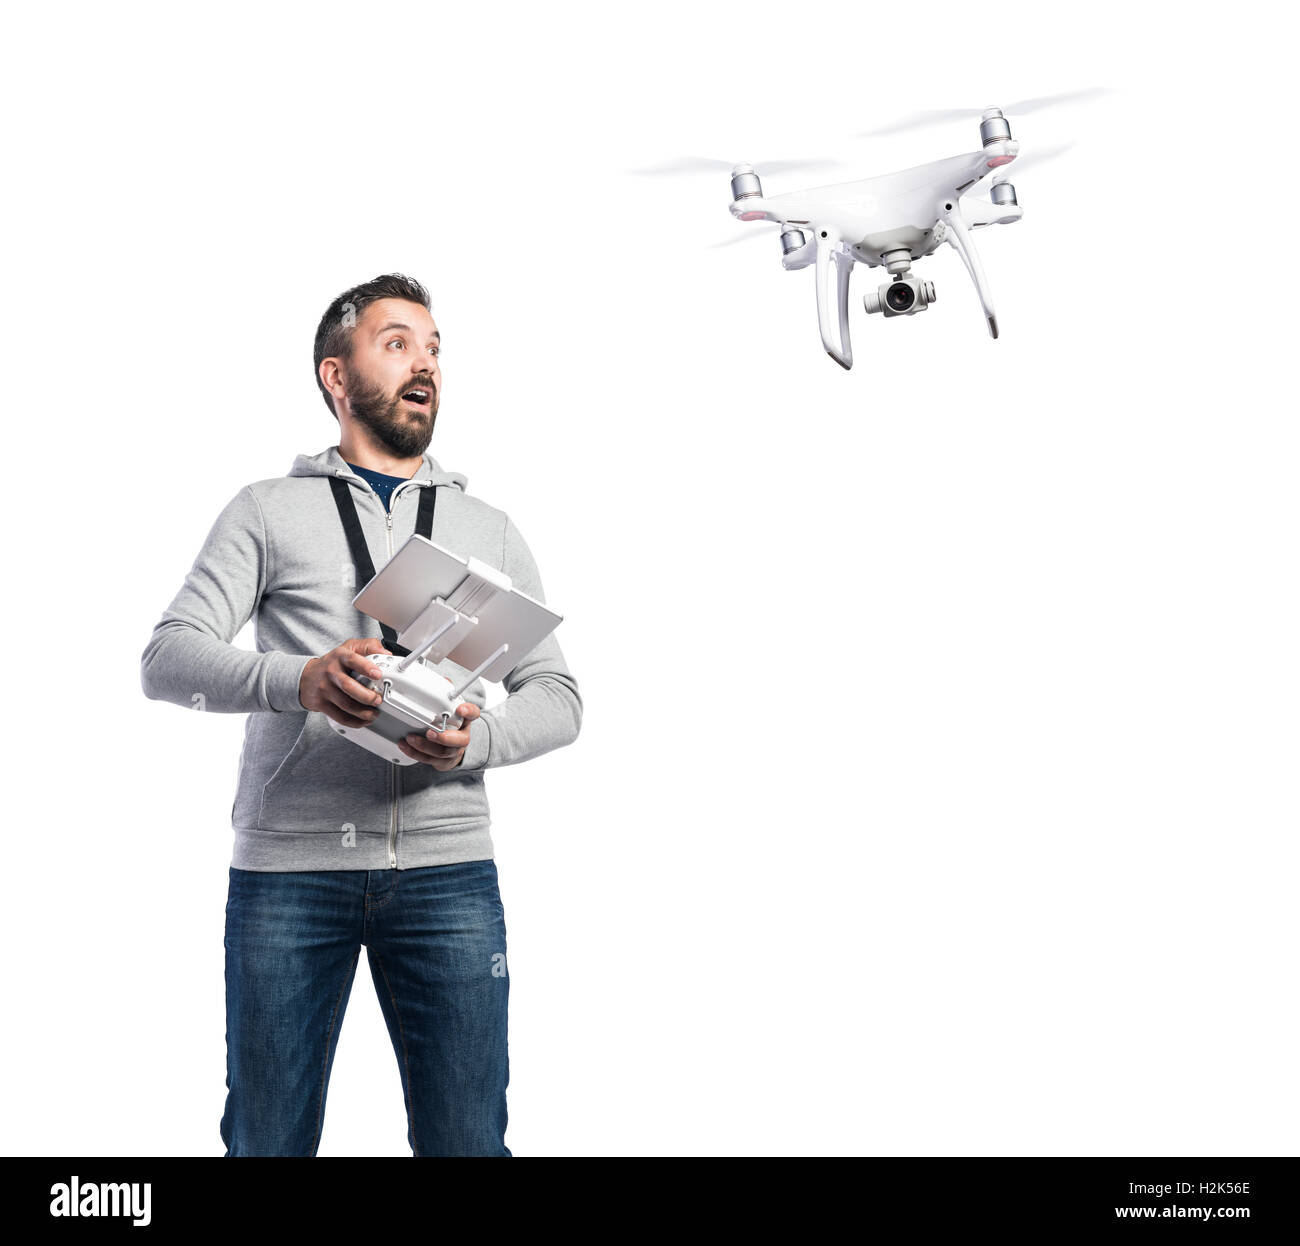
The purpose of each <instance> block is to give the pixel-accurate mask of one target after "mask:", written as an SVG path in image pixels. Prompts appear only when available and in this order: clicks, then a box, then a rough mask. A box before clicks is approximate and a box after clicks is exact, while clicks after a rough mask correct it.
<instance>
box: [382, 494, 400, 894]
mask: <svg viewBox="0 0 1300 1246" xmlns="http://www.w3.org/2000/svg"><path fill="white" fill-rule="evenodd" d="M401 487H402V486H401V485H399V486H398V487H397V489H394V490H393V493H392V496H391V497H390V498H389V499H388V505H387V506H385V507H384V524H385V525H386V532H385V535H386V536H387V539H388V557H389V558H390V559H391V558H392V556H393V509H392V508H393V503H394V502H395V501H396V500H397V494H398V492H399V490H400V489H401ZM388 769H389V778H388V791H389V795H390V797H391V801H392V803H391V805H390V806H389V812H388V868H389V869H390V870H395V869H396V868H397V785H398V778H397V773H398V771H399V770H401V766H399V765H398V764H397V763H396V762H393V764H392V765H391V766H389V767H388Z"/></svg>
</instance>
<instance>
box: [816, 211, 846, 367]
mask: <svg viewBox="0 0 1300 1246" xmlns="http://www.w3.org/2000/svg"><path fill="white" fill-rule="evenodd" d="M823 232H825V234H826V237H825V238H822V237H818V239H817V326H818V328H819V329H820V330H821V335H822V345H823V346H824V347H826V353H827V354H828V355H829V356H830V357H831V358H832V359H834V360H835V362H836V363H838V364H839V365H840V367H841V368H844V369H845V370H846V371H847V370H848V369H849V368H851V367H853V346H852V343H851V342H850V341H849V273H850V272H851V271H852V269H853V257H852V256H851V255H848V254H846V253H845V252H844V251H842V250H841V249H840V247H839V240H840V235H839V233H838V231H836V230H834V229H831V228H827V229H826V230H825V231H823ZM832 262H834V264H835V299H836V312H837V318H838V322H839V334H838V336H837V337H836V338H835V340H832V334H831V323H832V321H831V263H832Z"/></svg>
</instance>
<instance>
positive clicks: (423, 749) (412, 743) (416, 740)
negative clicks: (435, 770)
mask: <svg viewBox="0 0 1300 1246" xmlns="http://www.w3.org/2000/svg"><path fill="white" fill-rule="evenodd" d="M402 743H403V744H405V745H406V747H407V749H408V750H409V751H410V754H412V755H414V756H416V757H418V758H419V759H420V760H421V761H446V759H447V758H448V757H449V756H451V755H452V752H454V750H452V751H451V752H449V751H448V750H447V749H444V748H443V747H442V746H441V745H438V744H434V743H433V742H432V741H431V740H426V739H425V738H424V737H423V736H420V735H408V736H403V738H402Z"/></svg>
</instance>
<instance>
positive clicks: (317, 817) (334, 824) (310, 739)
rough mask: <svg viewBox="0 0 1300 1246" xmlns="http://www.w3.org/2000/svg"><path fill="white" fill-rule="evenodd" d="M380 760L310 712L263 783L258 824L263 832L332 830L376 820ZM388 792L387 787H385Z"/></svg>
mask: <svg viewBox="0 0 1300 1246" xmlns="http://www.w3.org/2000/svg"><path fill="white" fill-rule="evenodd" d="M379 776H382V777H383V778H384V779H386V778H387V772H386V770H385V767H384V763H383V761H382V760H381V759H380V758H378V757H375V756H374V754H373V753H368V752H366V750H365V749H361V748H358V747H357V746H356V745H355V744H353V743H352V742H351V741H350V740H345V739H344V738H343V737H342V736H340V735H338V734H337V733H336V732H334V731H332V730H331V729H330V725H329V719H328V718H326V716H325V715H324V714H321V713H318V712H312V713H309V714H308V715H307V716H306V721H305V722H304V723H303V726H302V730H301V731H300V732H299V733H298V738H297V739H296V740H294V742H293V745H292V747H291V748H290V749H289V751H288V752H287V753H286V754H285V756H284V759H283V760H282V761H281V762H280V764H279V765H278V766H277V767H276V769H275V771H274V773H273V774H272V775H271V777H270V778H269V779H267V781H266V783H265V784H264V785H263V786H262V800H261V809H260V813H259V816H258V826H259V827H260V828H261V829H262V830H264V831H330V832H334V831H337V830H339V829H340V828H341V827H342V826H344V825H345V824H346V823H349V822H350V823H352V824H353V825H354V826H356V827H358V828H360V827H363V826H367V825H368V824H369V823H370V822H372V821H373V820H374V810H375V808H376V800H377V798H378V797H379V788H378V785H377V777H379ZM385 794H386V788H385Z"/></svg>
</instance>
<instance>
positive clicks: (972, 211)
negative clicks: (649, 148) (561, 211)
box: [638, 87, 1109, 368]
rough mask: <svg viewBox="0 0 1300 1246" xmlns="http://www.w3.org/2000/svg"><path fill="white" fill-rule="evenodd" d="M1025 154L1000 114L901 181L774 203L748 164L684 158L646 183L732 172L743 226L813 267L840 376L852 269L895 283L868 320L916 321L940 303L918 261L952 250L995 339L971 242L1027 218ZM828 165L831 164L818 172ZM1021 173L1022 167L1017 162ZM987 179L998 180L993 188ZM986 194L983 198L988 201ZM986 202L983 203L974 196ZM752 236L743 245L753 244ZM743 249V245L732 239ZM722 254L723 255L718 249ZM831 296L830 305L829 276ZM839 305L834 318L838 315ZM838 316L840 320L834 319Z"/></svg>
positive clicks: (890, 178) (786, 260)
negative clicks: (878, 273) (767, 228)
mask: <svg viewBox="0 0 1300 1246" xmlns="http://www.w3.org/2000/svg"><path fill="white" fill-rule="evenodd" d="M1108 93H1109V89H1108V88H1106V87H1090V88H1087V89H1085V90H1081V91H1073V92H1069V93H1066V94H1062V95H1052V96H1042V97H1039V98H1036V99H1025V100H1020V101H1018V102H1017V103H1015V104H1013V105H1011V106H1010V107H1009V108H1008V109H1007V112H1009V113H1022V112H1034V111H1037V110H1038V109H1040V108H1046V107H1050V106H1054V105H1057V104H1060V103H1063V102H1068V101H1077V100H1081V99H1086V98H1089V97H1093V96H1097V95H1105V94H1108ZM976 111H978V110H976V109H960V110H953V109H944V110H931V111H928V112H923V113H917V114H914V115H913V116H912V117H911V118H908V119H905V120H904V121H902V122H899V123H896V124H894V125H890V126H885V127H883V128H881V129H877V130H873V131H868V132H867V133H866V134H862V135H859V137H862V138H867V137H872V136H874V135H881V134H888V133H893V132H895V131H898V130H904V129H909V128H912V127H913V126H916V125H930V124H934V123H936V122H947V121H952V120H957V119H962V120H965V119H967V118H969V117H970V116H971V114H972V113H973V112H976ZM1070 146H1072V144H1070V143H1064V144H1058V145H1056V146H1055V147H1053V148H1049V149H1039V150H1037V151H1036V152H1035V154H1034V155H1033V157H1032V160H1033V161H1034V162H1035V163H1036V162H1038V161H1040V160H1043V159H1046V158H1048V157H1050V156H1053V155H1058V154H1060V152H1062V151H1065V150H1067V149H1068V148H1069V147H1070ZM1019 154H1020V144H1019V143H1017V142H1016V141H1015V140H1014V139H1012V137H1011V126H1010V124H1009V122H1008V121H1007V118H1006V116H1005V115H1004V113H1003V110H1002V109H1001V108H988V109H985V110H984V112H983V115H982V116H981V118H980V150H979V151H975V152H971V153H970V154H969V155H964V156H952V157H950V158H949V159H947V160H935V161H932V162H931V163H930V164H922V165H917V166H916V167H915V168H911V169H903V170H902V171H901V172H898V173H887V174H885V175H884V176H882V177H872V178H867V179H865V180H863V181H860V182H843V183H839V184H837V185H834V186H819V187H816V188H814V189H812V190H805V191H799V192H796V193H794V194H787V195H776V196H773V197H772V198H768V197H766V196H765V195H764V194H763V186H762V183H761V182H760V181H759V179H758V174H757V173H756V172H755V169H754V166H753V165H751V164H741V165H734V166H733V165H732V163H731V162H729V161H728V162H722V161H717V160H713V159H711V158H703V157H687V158H685V159H680V160H676V161H672V162H670V163H669V164H667V165H661V166H658V167H656V168H652V169H641V170H638V172H640V173H644V174H662V173H673V174H676V173H687V172H691V173H693V172H703V171H705V170H717V169H721V170H726V169H730V170H731V196H732V204H731V213H732V215H733V216H736V217H738V218H739V219H740V220H742V221H770V222H772V223H773V224H774V225H775V226H776V227H777V228H779V231H780V234H781V252H782V255H781V263H782V265H783V266H784V267H785V268H787V269H796V268H806V267H808V266H809V265H810V264H816V266H817V273H816V276H817V320H818V323H819V325H820V327H821V335H822V344H823V345H824V346H825V347H826V353H827V354H829V355H830V357H831V358H832V359H834V360H835V362H836V363H838V364H840V365H841V367H844V368H851V367H852V366H853V348H852V346H851V345H850V343H849V323H848V319H849V273H850V272H851V271H852V269H853V265H854V264H866V265H867V266H868V267H869V268H874V267H876V266H881V267H883V268H884V269H885V270H886V271H887V272H888V273H889V274H890V276H891V277H892V280H891V281H887V282H886V283H885V284H884V285H882V286H880V287H879V289H877V290H874V291H872V292H871V293H869V294H867V295H866V296H865V297H864V298H863V302H864V304H865V305H866V309H867V311H868V312H881V313H882V314H883V315H885V316H912V315H915V314H916V313H917V312H919V311H924V310H925V309H926V308H927V307H929V306H930V304H931V303H933V302H934V283H933V282H930V281H921V280H918V279H917V278H915V277H913V276H912V275H911V267H912V261H913V260H916V259H920V258H922V257H923V256H926V255H930V254H932V253H933V252H934V251H935V250H936V249H937V248H938V246H939V244H940V243H943V242H948V243H951V244H952V246H953V247H954V248H955V250H956V251H957V253H958V254H959V255H960V256H961V258H962V262H963V263H964V264H965V265H966V269H967V271H968V272H969V273H970V275H971V279H972V280H973V281H974V283H975V289H976V292H977V293H978V295H979V300H980V304H981V306H982V307H983V309H984V318H985V322H986V323H987V324H988V328H989V334H990V336H992V337H995V338H996V337H997V336H998V321H997V316H996V315H995V314H994V311H993V297H992V295H991V294H990V292H989V284H988V280H987V278H986V277H985V276H984V270H983V268H981V266H980V261H979V256H978V255H977V254H976V252H975V247H974V245H973V244H972V242H971V231H972V230H975V229H978V228H979V227H980V226H982V225H1008V224H1010V223H1011V222H1012V221H1018V220H1019V219H1020V217H1021V215H1022V210H1021V207H1020V204H1019V203H1018V202H1017V200H1016V188H1015V187H1014V186H1013V185H1012V184H1011V180H1010V177H1009V176H1008V174H1007V173H1006V172H1005V171H999V170H1005V169H1006V166H1007V165H1009V164H1011V162H1012V161H1013V160H1015V159H1016V158H1017V156H1018V155H1019ZM819 163H822V164H824V163H825V162H819ZM1021 163H1022V165H1023V163H1024V162H1023V161H1022V162H1021ZM809 167H810V164H809V162H807V161H776V162H774V163H767V164H764V166H763V168H764V170H765V172H767V173H773V174H774V173H782V172H786V173H788V172H795V171H797V170H801V169H807V168H809ZM990 175H992V178H991V180H990ZM984 191H988V192H989V193H988V195H987V197H985V196H984V195H983V194H982V192H984ZM977 192H981V193H977ZM754 236H755V235H754V234H752V233H748V234H745V235H744V237H754ZM732 241H739V239H732ZM717 245H726V244H725V243H723V244H717ZM832 268H834V283H835V292H834V295H832V292H831V281H832V274H831V270H832ZM832 298H834V301H835V306H836V312H834V313H833V312H832V310H831V303H832ZM836 313H838V314H836Z"/></svg>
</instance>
